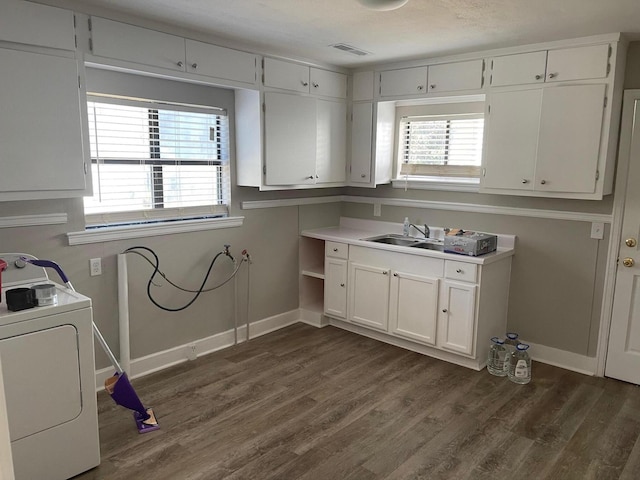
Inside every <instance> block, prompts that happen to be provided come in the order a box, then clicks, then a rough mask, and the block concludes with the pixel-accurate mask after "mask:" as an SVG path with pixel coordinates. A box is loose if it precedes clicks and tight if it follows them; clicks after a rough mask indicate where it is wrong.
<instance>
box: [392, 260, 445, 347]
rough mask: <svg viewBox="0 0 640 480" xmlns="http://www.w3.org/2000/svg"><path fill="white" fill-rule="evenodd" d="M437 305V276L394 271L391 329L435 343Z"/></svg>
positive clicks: (408, 336) (413, 338) (422, 340)
mask: <svg viewBox="0 0 640 480" xmlns="http://www.w3.org/2000/svg"><path fill="white" fill-rule="evenodd" d="M437 308H438V279H437V278H428V277H423V276H419V275H411V274H408V273H402V272H394V274H393V276H392V277H391V299H390V308H389V324H390V327H391V332H393V333H395V334H396V335H400V336H402V337H407V338H411V339H412V340H417V341H418V342H420V343H425V344H427V345H435V343H436V320H437Z"/></svg>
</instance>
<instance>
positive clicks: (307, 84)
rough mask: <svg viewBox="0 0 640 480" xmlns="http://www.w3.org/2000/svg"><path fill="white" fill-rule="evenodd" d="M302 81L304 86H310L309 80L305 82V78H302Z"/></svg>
mask: <svg viewBox="0 0 640 480" xmlns="http://www.w3.org/2000/svg"><path fill="white" fill-rule="evenodd" d="M300 83H302V86H303V87H307V86H309V82H305V81H304V80H302V81H301V82H300Z"/></svg>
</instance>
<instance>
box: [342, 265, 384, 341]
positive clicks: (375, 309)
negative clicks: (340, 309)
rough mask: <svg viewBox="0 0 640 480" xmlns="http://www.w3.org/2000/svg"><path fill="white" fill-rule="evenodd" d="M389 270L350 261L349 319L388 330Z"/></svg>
mask: <svg viewBox="0 0 640 480" xmlns="http://www.w3.org/2000/svg"><path fill="white" fill-rule="evenodd" d="M388 319H389V270H388V269H385V268H380V267H372V266H369V265H360V264H358V263H353V262H350V263H349V320H351V321H352V322H354V323H359V324H361V325H366V326H367V327H372V328H375V329H377V330H383V331H387V326H388Z"/></svg>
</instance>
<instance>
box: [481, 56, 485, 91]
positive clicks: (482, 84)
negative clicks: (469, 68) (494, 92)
mask: <svg viewBox="0 0 640 480" xmlns="http://www.w3.org/2000/svg"><path fill="white" fill-rule="evenodd" d="M484 62H485V61H484V59H482V78H481V79H480V88H482V87H484V74H485V69H484V67H485V63H484Z"/></svg>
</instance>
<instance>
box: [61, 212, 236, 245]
mask: <svg viewBox="0 0 640 480" xmlns="http://www.w3.org/2000/svg"><path fill="white" fill-rule="evenodd" d="M243 221H244V217H225V218H206V219H197V220H178V221H173V222H167V223H149V224H142V225H123V226H118V227H103V228H92V229H89V230H84V231H82V232H69V233H67V238H68V239H69V245H83V244H87V243H101V242H109V241H113V240H126V239H129V238H143V237H155V236H160V235H171V234H173V233H186V232H199V231H204V230H216V229H218V228H232V227H241V226H242V223H243Z"/></svg>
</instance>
